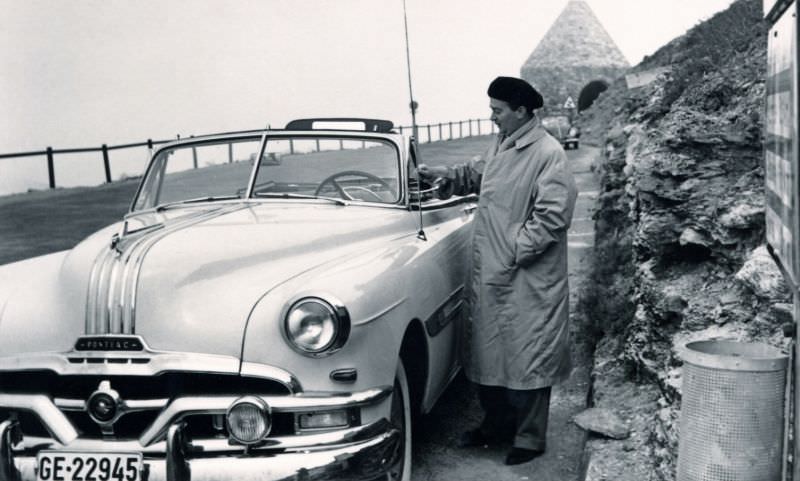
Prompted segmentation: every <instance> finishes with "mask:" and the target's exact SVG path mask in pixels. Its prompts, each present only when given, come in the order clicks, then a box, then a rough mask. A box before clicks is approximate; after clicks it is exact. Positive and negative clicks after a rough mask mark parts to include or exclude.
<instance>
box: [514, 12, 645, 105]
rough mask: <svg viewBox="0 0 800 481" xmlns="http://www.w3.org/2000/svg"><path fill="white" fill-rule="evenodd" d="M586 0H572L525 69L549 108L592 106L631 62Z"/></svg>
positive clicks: (526, 74)
mask: <svg viewBox="0 0 800 481" xmlns="http://www.w3.org/2000/svg"><path fill="white" fill-rule="evenodd" d="M629 67H630V66H629V64H628V61H627V60H626V59H625V56H624V55H622V52H620V50H619V48H618V47H617V45H616V44H615V43H614V40H613V39H612V38H611V36H610V35H609V34H608V32H606V29H605V28H604V27H603V25H602V24H601V23H600V21H599V20H598V19H597V17H596V16H595V14H594V12H593V11H592V9H591V8H590V7H589V5H588V4H587V3H586V1H585V0H569V1H568V2H567V5H566V7H564V10H562V11H561V14H560V15H559V16H558V18H556V21H555V22H554V23H553V25H551V26H550V29H549V30H548V31H547V33H546V34H545V35H544V37H543V38H542V40H541V41H540V42H539V44H538V45H537V46H536V48H535V49H534V50H533V53H531V54H530V56H529V57H528V59H527V60H526V61H525V63H524V64H523V65H522V68H521V69H520V76H521V77H522V78H524V79H525V80H527V81H528V82H530V83H531V84H532V85H533V86H534V87H536V89H537V90H539V91H540V92H541V93H542V96H543V97H544V100H545V107H546V108H547V109H548V110H556V109H573V111H574V112H577V111H580V110H583V109H585V108H588V107H589V106H590V105H591V103H592V102H593V101H594V100H595V99H596V98H597V96H598V95H599V94H600V92H602V91H603V90H605V89H606V88H608V84H610V83H611V82H612V81H613V80H614V79H615V78H617V77H619V76H620V75H623V74H624V73H625V72H626V71H627V69H628V68H629Z"/></svg>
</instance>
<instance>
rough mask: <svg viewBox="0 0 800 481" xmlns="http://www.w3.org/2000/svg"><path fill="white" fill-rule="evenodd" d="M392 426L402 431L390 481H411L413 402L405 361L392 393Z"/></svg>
mask: <svg viewBox="0 0 800 481" xmlns="http://www.w3.org/2000/svg"><path fill="white" fill-rule="evenodd" d="M390 421H391V423H392V425H393V426H394V427H395V428H396V429H397V430H398V431H400V446H399V447H398V450H399V451H400V452H399V453H398V454H397V457H396V459H397V460H396V461H395V463H394V465H392V467H391V468H390V469H389V474H388V476H387V479H389V480H390V481H411V400H410V398H409V395H408V378H407V377H406V370H405V368H404V367H403V361H402V360H400V361H398V363H397V372H396V373H395V376H394V392H392V407H391V419H390Z"/></svg>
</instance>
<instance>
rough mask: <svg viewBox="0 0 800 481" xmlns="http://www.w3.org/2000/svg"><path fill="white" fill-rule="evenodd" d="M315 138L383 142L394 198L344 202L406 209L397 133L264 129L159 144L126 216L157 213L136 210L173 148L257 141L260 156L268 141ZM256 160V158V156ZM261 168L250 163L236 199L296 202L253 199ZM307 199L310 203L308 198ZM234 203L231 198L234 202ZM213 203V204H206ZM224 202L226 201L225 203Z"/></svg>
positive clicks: (403, 159) (403, 158)
mask: <svg viewBox="0 0 800 481" xmlns="http://www.w3.org/2000/svg"><path fill="white" fill-rule="evenodd" d="M290 138H291V139H301V138H302V139H319V140H331V139H333V140H339V139H342V140H354V141H372V142H376V141H380V142H384V143H386V144H387V145H388V146H390V147H392V148H393V149H394V151H395V154H396V159H397V160H396V165H395V168H396V169H397V179H398V192H397V199H395V201H394V202H391V203H388V202H370V201H362V200H358V199H355V200H347V199H344V200H345V202H346V203H347V204H355V205H369V206H377V207H392V208H396V207H398V206H400V207H403V208H406V206H407V199H408V193H407V190H408V187H407V185H406V184H407V182H408V179H407V178H406V174H405V172H404V168H405V164H406V162H407V159H406V158H407V155H405V154H406V151H405V150H404V147H403V142H402V141H401V139H402V138H403V136H402V135H401V134H398V133H390V134H386V133H372V132H360V131H352V130H324V131H323V130H319V131H293V130H266V131H253V132H248V133H247V134H240V135H215V136H209V137H206V138H203V137H192V138H191V139H181V140H178V141H175V142H170V143H167V144H164V145H162V146H161V147H159V148H158V149H157V150H155V151H154V152H153V154H152V155H151V156H150V160H149V162H148V166H147V169H146V170H145V173H144V175H143V176H142V179H141V181H140V182H139V186H138V188H137V189H136V194H135V195H134V196H133V200H132V201H131V204H130V207H129V209H128V214H133V213H141V212H151V211H157V210H158V208H159V204H158V203H157V204H156V205H152V206H148V207H146V208H139V209H137V208H136V205H137V203H138V202H139V199H140V198H141V197H142V195H143V193H144V189H145V186H146V185H147V184H148V181H149V179H150V178H151V176H153V175H160V176H161V178H160V179H159V181H158V187H157V188H158V189H159V190H160V189H161V188H162V187H161V184H162V182H163V179H164V177H163V172H161V173H159V172H158V171H157V170H156V169H159V168H161V169H163V166H164V165H166V164H165V163H164V162H159V161H158V159H159V158H160V155H161V154H162V152H164V151H166V150H171V149H175V148H176V147H181V148H192V147H200V146H203V145H213V144H220V143H224V142H247V141H257V142H259V143H260V147H259V152H258V153H259V154H261V155H262V156H263V155H264V154H263V152H264V150H265V148H266V144H267V143H269V141H270V140H271V139H290ZM256 158H259V157H256ZM260 167H261V162H253V167H252V170H251V171H250V175H249V177H248V181H247V184H246V185H243V188H244V189H245V191H244V194H243V195H242V197H241V198H240V199H239V201H247V202H251V201H257V202H263V201H275V200H278V201H285V200H294V201H297V200H298V199H291V198H287V199H281V198H276V197H259V196H254V195H253V193H254V190H255V182H256V180H257V178H258V169H259V168H260ZM309 200H312V201H313V200H314V199H313V198H312V199H309ZM320 200H322V201H323V202H330V199H324V198H321V199H320ZM234 201H235V199H234ZM210 202H213V201H210ZM227 202H230V200H228V201H227ZM172 204H174V205H178V204H180V201H179V202H174V203H172ZM201 204H202V203H200V202H195V203H192V204H189V205H201Z"/></svg>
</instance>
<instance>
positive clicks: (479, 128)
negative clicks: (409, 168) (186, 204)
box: [0, 119, 496, 189]
mask: <svg viewBox="0 0 800 481" xmlns="http://www.w3.org/2000/svg"><path fill="white" fill-rule="evenodd" d="M395 130H397V131H398V132H400V133H401V134H406V135H411V134H412V127H411V126H398V127H395ZM254 132H263V130H245V131H237V132H222V133H219V134H212V135H224V134H230V133H254ZM494 132H496V128H495V125H494V123H493V122H492V121H491V120H489V119H468V120H458V121H455V122H441V123H437V124H425V125H418V126H417V136H418V140H419V142H420V143H429V142H436V141H443V140H445V141H446V140H453V139H461V138H465V137H473V136H476V135H488V134H490V133H494ZM190 137H194V136H193V135H192V136H190ZM177 138H178V139H180V138H181V137H180V135H178V136H177ZM174 140H175V139H166V140H153V139H147V141H145V142H136V143H132V144H121V145H106V144H103V145H101V146H100V147H85V148H76V149H54V148H52V147H47V148H46V149H45V150H39V151H32V152H15V153H10V154H0V159H11V158H20V157H42V156H44V157H45V159H46V160H47V176H48V181H49V186H50V188H51V189H54V188H55V187H56V171H55V156H56V155H57V154H83V153H92V152H99V153H101V154H102V159H103V169H104V173H105V181H106V182H107V183H108V182H111V181H112V176H111V156H110V152H112V151H115V150H122V149H135V148H142V147H147V149H148V151H149V153H150V154H152V150H153V148H154V147H155V146H156V145H160V144H165V143H167V142H173V141H174Z"/></svg>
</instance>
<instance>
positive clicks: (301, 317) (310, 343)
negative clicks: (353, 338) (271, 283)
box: [283, 296, 350, 357]
mask: <svg viewBox="0 0 800 481" xmlns="http://www.w3.org/2000/svg"><path fill="white" fill-rule="evenodd" d="M283 334H284V337H285V338H286V341H287V342H288V344H289V346H290V347H291V348H292V349H294V350H295V351H297V352H299V353H301V354H303V355H306V356H311V357H324V356H329V355H331V354H333V353H334V352H336V351H338V350H339V349H341V348H342V346H344V343H345V342H346V341H347V338H348V337H349V336H350V315H349V313H348V312H347V309H346V308H345V307H344V305H343V304H342V303H341V302H339V301H336V300H333V299H331V298H327V299H323V298H321V297H313V296H309V297H303V298H301V299H299V300H297V301H296V302H294V303H293V304H292V305H291V306H290V307H289V309H288V311H287V312H286V316H285V317H284V319H283Z"/></svg>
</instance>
